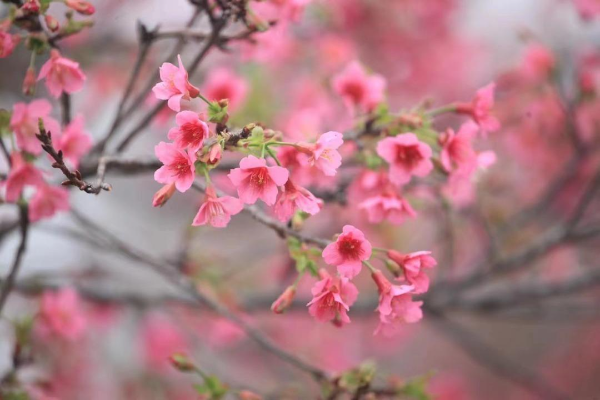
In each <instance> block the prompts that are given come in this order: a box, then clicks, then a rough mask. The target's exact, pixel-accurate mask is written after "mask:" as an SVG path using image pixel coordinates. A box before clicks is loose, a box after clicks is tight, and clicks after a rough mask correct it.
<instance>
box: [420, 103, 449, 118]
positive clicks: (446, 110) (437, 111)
mask: <svg viewBox="0 0 600 400" xmlns="http://www.w3.org/2000/svg"><path fill="white" fill-rule="evenodd" d="M452 112H456V104H448V105H445V106H442V107H440V108H434V109H433V110H429V111H426V112H425V115H427V116H429V117H437V116H438V115H441V114H446V113H452Z"/></svg>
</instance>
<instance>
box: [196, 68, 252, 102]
mask: <svg viewBox="0 0 600 400" xmlns="http://www.w3.org/2000/svg"><path fill="white" fill-rule="evenodd" d="M247 92H248V84H247V83H246V80H244V79H243V78H241V77H239V76H237V75H236V74H235V73H234V72H233V71H232V70H231V69H229V68H225V67H220V68H216V69H214V70H212V71H210V73H209V74H208V77H207V78H206V82H205V83H204V85H203V86H202V93H203V94H204V97H206V98H207V99H209V100H213V101H219V100H223V99H227V100H229V108H228V110H229V111H233V110H235V109H237V108H238V107H239V106H240V105H241V104H242V103H243V101H244V98H245V97H246V93H247Z"/></svg>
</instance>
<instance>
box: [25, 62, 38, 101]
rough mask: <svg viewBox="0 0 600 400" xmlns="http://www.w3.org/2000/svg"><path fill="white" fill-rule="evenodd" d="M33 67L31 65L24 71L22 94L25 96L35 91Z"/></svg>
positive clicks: (31, 94)
mask: <svg viewBox="0 0 600 400" xmlns="http://www.w3.org/2000/svg"><path fill="white" fill-rule="evenodd" d="M35 82H36V80H35V69H33V67H29V68H27V72H26V73H25V79H23V94H24V95H26V96H33V94H34V93H35Z"/></svg>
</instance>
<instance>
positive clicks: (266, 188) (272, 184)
mask: <svg viewBox="0 0 600 400" xmlns="http://www.w3.org/2000/svg"><path fill="white" fill-rule="evenodd" d="M228 176H229V179H230V180H231V182H232V183H233V184H234V185H235V187H236V188H237V192H238V196H239V197H240V200H242V201H243V202H244V203H246V204H254V203H256V200H257V199H261V200H262V201H264V202H265V204H267V205H269V206H271V205H273V204H275V201H276V200H277V192H278V191H277V186H283V185H284V184H285V183H286V182H287V180H288V177H289V172H288V170H287V169H285V168H283V167H277V166H274V167H267V161H266V160H265V159H264V158H256V157H254V156H253V155H249V156H248V157H244V158H243V159H242V160H241V161H240V168H234V169H232V170H231V172H229V175H228Z"/></svg>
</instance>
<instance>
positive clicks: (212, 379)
mask: <svg viewBox="0 0 600 400" xmlns="http://www.w3.org/2000/svg"><path fill="white" fill-rule="evenodd" d="M204 384H205V385H206V387H207V388H208V389H209V390H210V394H211V398H213V399H215V400H219V399H221V398H222V397H223V396H225V395H226V394H227V387H226V386H225V385H223V384H222V383H221V381H220V380H219V378H217V377H216V376H214V375H210V376H207V377H206V378H205V379H204Z"/></svg>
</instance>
